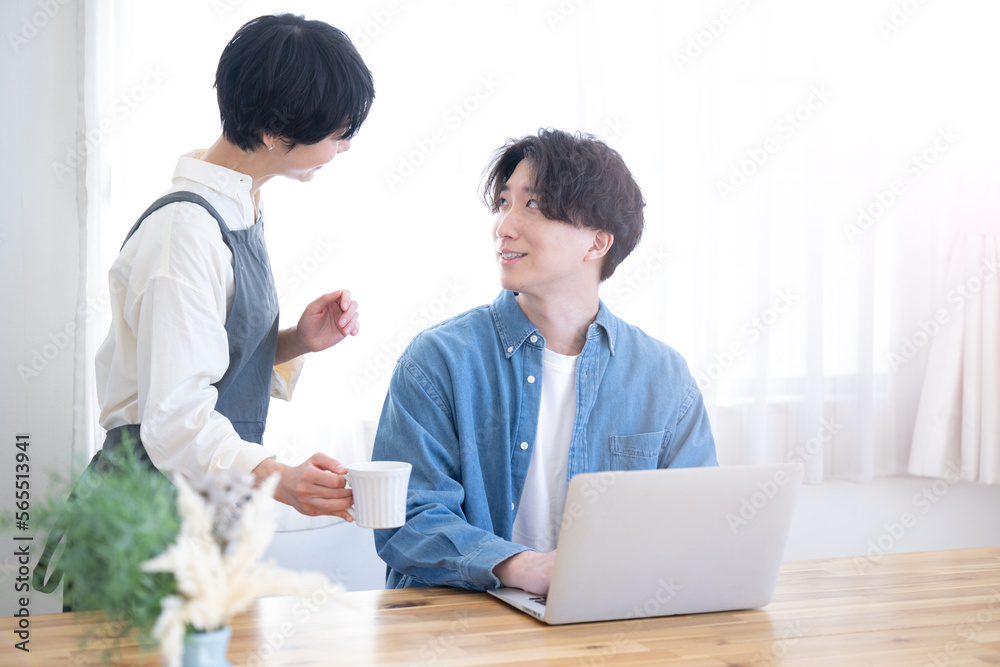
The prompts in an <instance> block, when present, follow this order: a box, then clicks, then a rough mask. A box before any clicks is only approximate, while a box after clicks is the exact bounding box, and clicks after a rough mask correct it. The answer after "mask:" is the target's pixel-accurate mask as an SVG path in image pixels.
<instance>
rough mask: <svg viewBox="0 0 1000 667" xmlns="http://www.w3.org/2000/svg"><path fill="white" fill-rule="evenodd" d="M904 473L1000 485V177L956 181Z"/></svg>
mask: <svg viewBox="0 0 1000 667" xmlns="http://www.w3.org/2000/svg"><path fill="white" fill-rule="evenodd" d="M959 194H960V197H959V198H958V202H959V205H958V210H956V211H955V214H956V218H955V220H956V226H957V227H958V230H957V234H956V238H955V241H954V244H953V246H952V248H951V252H950V256H949V258H948V263H947V271H946V273H945V279H944V281H943V290H942V293H943V298H942V300H941V302H940V303H941V308H939V309H938V310H937V311H936V312H935V316H934V317H933V318H931V319H929V320H927V321H926V322H925V323H924V326H923V331H924V334H925V335H924V336H923V337H922V338H921V340H924V339H928V340H931V341H932V342H931V343H930V349H931V352H930V358H929V360H928V366H927V374H926V377H925V378H924V383H923V392H922V393H921V396H920V405H919V409H918V412H917V417H916V426H915V428H914V434H913V443H912V450H911V454H910V465H909V472H910V473H912V474H914V475H925V476H930V477H948V478H951V479H956V478H961V479H966V480H972V481H979V482H983V483H986V484H1000V280H998V279H997V273H998V271H1000V214H998V212H1000V183H998V182H997V181H996V179H995V178H992V179H987V177H986V176H985V175H983V174H979V175H975V176H973V175H970V177H969V178H968V179H967V180H966V181H965V182H963V183H962V184H961V190H960V192H959Z"/></svg>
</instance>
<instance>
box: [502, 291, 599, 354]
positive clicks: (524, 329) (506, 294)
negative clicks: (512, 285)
mask: <svg viewBox="0 0 1000 667" xmlns="http://www.w3.org/2000/svg"><path fill="white" fill-rule="evenodd" d="M490 312H491V314H492V315H493V323H494V325H495V326H496V328H497V334H498V335H499V336H500V344H501V345H502V346H503V353H504V355H505V356H506V358H507V359H510V358H511V357H512V356H513V355H514V353H515V352H517V350H518V348H519V347H521V345H522V344H523V343H524V341H526V340H527V339H528V337H529V336H531V335H532V334H537V333H538V327H536V326H535V325H534V324H532V323H531V320H529V319H528V316H527V315H525V314H524V311H523V310H521V306H519V305H518V303H517V298H516V296H515V293H514V292H512V291H510V290H504V291H502V292H500V295H499V296H498V297H497V298H496V299H495V300H494V301H493V303H492V304H491V305H490ZM617 330H618V318H617V317H615V316H614V315H612V314H611V311H610V310H608V307H607V306H606V305H604V302H603V301H601V302H600V308H599V309H598V311H597V317H596V318H594V321H593V322H592V323H591V324H590V328H589V329H588V330H587V342H588V343H589V342H590V341H591V340H593V339H595V338H598V337H600V335H601V332H602V331H603V332H604V335H605V337H606V338H607V341H608V349H609V350H610V351H611V354H612V355H614V353H615V336H616V333H617Z"/></svg>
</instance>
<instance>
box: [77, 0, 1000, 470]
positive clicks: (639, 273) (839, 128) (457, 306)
mask: <svg viewBox="0 0 1000 667" xmlns="http://www.w3.org/2000/svg"><path fill="white" fill-rule="evenodd" d="M104 2H105V3H106V4H107V6H109V7H111V8H112V10H113V11H111V12H110V15H108V16H106V17H105V18H104V20H106V21H107V23H106V25H107V26H108V28H109V34H110V44H111V48H112V49H113V53H114V58H113V60H111V61H110V62H109V63H107V65H106V68H105V69H102V70H101V71H100V72H99V74H100V75H101V76H104V77H108V79H107V80H108V81H113V82H114V85H113V86H108V87H107V90H108V94H107V95H106V96H105V97H104V99H103V100H102V106H101V111H100V112H99V113H98V115H97V117H96V120H97V121H98V122H99V121H100V119H106V120H108V121H110V122H111V124H112V128H111V131H109V132H106V133H104V134H103V135H102V140H101V162H100V165H99V166H97V167H96V168H97V169H98V170H99V172H100V173H101V174H102V175H104V176H106V181H103V187H104V188H106V190H105V192H106V193H107V198H106V200H102V206H101V208H100V210H98V211H93V210H91V216H90V219H91V221H92V224H94V225H96V224H97V222H98V221H99V222H100V228H99V229H100V234H101V241H100V245H101V248H100V254H99V261H97V262H94V265H93V268H92V270H95V271H99V272H100V275H101V284H102V285H103V284H104V282H105V281H104V278H103V276H104V274H105V273H106V271H107V267H108V266H109V265H110V263H111V261H112V259H113V257H114V254H115V253H116V252H117V248H118V245H119V244H120V243H121V239H122V236H123V235H124V233H125V231H126V230H127V229H128V227H129V225H130V224H131V223H132V222H133V220H134V218H135V216H136V215H137V214H138V213H139V212H140V211H141V210H142V209H143V208H144V207H145V206H146V205H147V204H148V203H149V202H150V201H152V200H153V199H154V198H155V197H156V196H157V195H158V194H159V193H160V192H161V191H163V190H164V189H166V187H167V186H168V185H169V178H170V174H171V173H172V169H173V166H174V163H175V161H176V158H177V156H178V155H180V154H181V153H183V152H186V151H188V150H191V149H193V148H196V147H204V146H206V145H208V144H209V143H210V142H212V141H213V140H214V139H215V138H216V136H217V134H218V129H219V128H218V115H217V109H216V107H215V101H214V91H213V90H212V81H213V77H214V71H215V66H216V63H217V60H218V57H219V54H220V53H221V51H222V49H223V47H224V46H225V43H226V41H227V40H228V39H229V38H230V37H231V36H232V34H233V33H234V32H235V30H236V29H237V28H238V27H239V26H240V25H241V24H242V23H244V22H245V21H247V20H249V19H250V18H253V17H254V16H257V15H260V14H264V13H270V12H280V11H291V12H295V13H300V14H305V15H306V16H307V17H309V18H317V19H322V20H326V21H328V22H330V23H332V24H333V25H336V26H338V27H340V28H342V29H344V30H345V31H346V32H347V33H348V34H349V35H350V36H351V37H352V38H353V39H354V40H355V42H356V44H357V45H358V47H359V50H360V51H361V52H362V55H363V56H364V58H365V60H366V62H367V63H368V65H369V67H370V68H371V69H372V71H373V73H374V77H375V85H376V101H375V105H374V108H373V110H372V113H371V116H370V118H369V120H368V122H367V123H366V124H365V126H364V127H363V129H362V132H361V134H360V135H358V137H357V138H356V140H355V141H354V142H353V145H352V148H351V150H350V151H349V152H348V153H346V154H343V155H341V156H339V157H338V158H337V159H336V160H335V162H334V163H333V164H332V165H331V167H329V168H327V169H324V170H323V173H322V175H321V176H319V177H318V178H317V180H316V181H315V182H313V183H310V184H308V185H303V184H299V183H291V182H287V181H283V182H273V183H269V184H268V185H267V187H266V188H264V197H265V201H266V204H265V205H266V207H267V210H268V215H269V219H270V220H271V226H270V229H269V245H270V248H271V257H272V262H273V265H274V270H275V275H276V278H277V282H278V286H279V291H280V296H281V305H282V318H283V323H282V325H283V326H287V325H288V324H289V323H290V322H292V321H294V319H293V318H296V317H297V316H298V314H299V313H300V312H301V310H302V308H303V306H304V305H305V304H306V303H308V302H309V301H310V300H311V299H312V298H314V297H315V296H316V295H318V294H319V293H321V292H323V291H327V290H331V289H336V288H339V287H348V288H351V289H352V290H353V292H354V294H355V296H356V298H357V299H358V301H359V303H360V304H361V312H362V335H361V336H360V337H359V338H358V339H356V340H350V341H346V342H345V343H344V344H343V345H341V346H338V348H337V349H335V350H333V351H330V352H327V353H324V354H322V355H317V356H315V357H314V358H311V359H309V361H308V362H307V366H306V371H305V374H304V376H303V378H302V380H301V382H300V383H299V386H298V388H297V392H296V398H295V400H294V401H293V402H292V403H290V404H287V405H285V404H281V403H278V402H275V404H274V405H273V407H272V417H271V421H270V423H269V427H268V433H267V436H266V442H267V444H268V445H269V446H270V447H272V448H273V449H275V450H276V451H278V452H279V453H280V454H281V455H282V456H283V457H285V458H286V459H288V460H295V459H301V458H303V457H304V456H306V455H308V454H309V453H311V452H312V451H316V450H324V451H328V452H330V453H332V454H333V455H334V456H339V457H340V458H342V459H344V460H349V459H350V458H352V457H357V456H361V455H363V454H361V452H365V451H366V450H365V449H364V446H363V445H361V449H358V447H359V445H358V443H357V442H354V444H350V445H345V446H342V445H340V444H338V443H342V442H344V441H345V440H346V441H351V438H346V439H345V438H344V437H342V435H343V434H344V433H356V434H363V435H358V436H357V438H364V439H367V438H369V437H370V431H371V425H372V424H373V423H374V420H376V419H377V417H378V414H379V411H380V408H381V404H382V400H383V398H384V395H385V390H386V387H387V384H388V377H389V372H390V369H391V367H392V364H393V362H394V361H395V358H396V357H397V356H398V354H399V352H400V351H401V350H402V349H403V347H404V346H405V345H406V343H407V342H408V341H409V339H410V338H412V336H413V335H415V334H416V333H418V332H419V331H420V330H422V329H424V328H426V327H427V326H429V325H430V324H433V323H434V322H437V321H440V320H441V319H444V318H446V317H449V316H451V315H454V314H457V313H459V312H461V311H462V310H465V309H467V308H470V307H473V306H476V305H479V304H482V303H485V302H488V301H490V300H492V299H493V297H494V296H495V294H496V292H497V290H498V289H499V288H498V284H497V280H496V276H495V267H494V265H493V263H492V260H491V257H490V240H489V236H488V234H489V224H490V219H489V215H488V213H487V212H486V211H485V209H484V208H483V206H482V204H481V203H480V202H479V201H478V200H477V187H478V184H479V179H480V175H481V172H482V169H483V167H484V165H485V164H486V162H487V160H488V158H489V156H490V154H491V152H492V151H493V150H494V149H495V148H497V147H498V146H500V145H501V144H502V143H503V141H504V140H505V139H506V138H508V137H511V136H519V135H522V134H525V133H530V132H535V131H537V129H538V128H539V127H546V126H552V127H558V128H561V129H566V130H582V131H586V132H591V133H594V134H597V135H598V136H601V137H602V138H604V139H605V140H606V141H607V142H608V143H609V144H611V145H612V146H613V147H615V148H616V149H618V150H619V151H620V152H621V154H622V155H623V156H624V158H625V160H626V161H627V162H628V164H629V165H630V167H631V168H632V170H633V172H634V174H635V175H636V177H637V179H638V181H639V183H640V185H642V187H643V189H644V192H645V196H646V200H647V209H646V210H647V231H646V234H645V236H644V240H643V243H642V245H641V246H640V247H639V248H638V249H637V250H636V251H635V252H634V253H633V255H632V257H630V258H629V259H628V260H627V261H626V262H625V263H624V264H622V265H621V266H620V267H619V269H618V271H617V273H616V275H615V276H614V277H613V278H612V279H611V280H609V281H608V282H607V283H606V284H605V285H604V286H603V288H602V295H603V297H604V299H605V301H606V302H607V303H608V304H609V305H611V306H612V307H613V309H614V310H615V311H616V312H617V313H618V314H620V315H621V316H622V317H624V318H625V319H626V320H628V321H630V322H633V323H635V324H637V325H639V326H640V327H642V328H643V329H645V330H646V331H648V332H649V333H651V334H653V335H654V336H656V337H658V338H660V339H662V340H664V341H666V342H667V343H669V344H671V345H672V346H674V347H675V348H676V349H678V350H679V351H680V352H681V353H682V354H683V355H684V356H685V357H686V358H687V360H688V362H689V364H690V366H691V369H692V371H693V372H694V373H695V374H696V376H697V377H698V378H699V381H700V383H701V384H702V386H703V390H704V394H705V397H706V401H707V403H708V405H709V409H710V412H711V417H712V421H713V425H714V429H715V433H716V436H717V441H718V449H719V456H720V460H721V461H722V462H723V463H750V462H762V461H774V460H783V459H786V458H790V457H792V458H797V459H799V460H803V461H805V462H806V464H807V471H808V472H807V475H808V478H809V479H810V480H811V481H813V482H819V481H822V480H823V479H827V478H843V479H851V480H859V481H866V480H871V479H872V478H874V477H876V476H880V475H890V474H900V473H905V472H906V470H907V463H908V458H909V450H910V443H911V440H912V438H913V424H914V421H915V419H916V411H917V404H918V402H919V396H920V387H921V383H922V379H923V376H924V370H925V367H926V359H927V356H928V353H929V351H930V346H929V345H918V344H916V342H915V337H916V338H919V336H917V334H918V332H920V331H921V326H922V323H924V322H926V320H927V319H928V317H933V314H934V313H935V311H936V310H937V309H938V308H939V307H940V305H939V304H940V302H941V300H942V298H944V292H942V286H944V285H946V280H945V277H944V266H945V254H944V251H945V250H946V249H947V248H948V247H949V245H950V243H951V242H952V241H953V240H954V235H955V232H954V225H953V220H954V219H953V217H952V216H951V215H950V211H951V210H952V209H953V208H954V205H955V203H956V201H955V198H956V194H955V192H956V191H955V190H954V189H953V188H951V187H950V185H949V184H951V183H955V182H959V181H960V180H961V179H962V178H963V176H964V175H967V174H969V173H979V174H984V175H986V176H988V177H989V178H992V179H996V178H997V177H998V176H1000V174H998V173H997V171H998V168H997V165H996V164H995V159H994V158H995V155H993V153H994V150H995V147H996V146H997V145H1000V144H998V142H997V139H998V130H997V124H996V122H995V119H996V118H997V117H998V116H1000V113H998V112H1000V109H998V106H1000V104H998V102H1000V92H998V79H997V77H996V72H995V63H996V62H997V59H998V56H1000V44H998V42H997V40H996V39H995V36H994V35H993V29H992V26H995V25H996V24H997V22H998V19H1000V10H998V7H997V6H996V4H995V3H992V2H987V1H986V0H970V1H968V2H964V3H952V4H941V3H929V4H919V3H902V4H901V5H900V6H899V7H897V5H882V4H879V5H877V6H875V5H872V3H869V2H864V1H863V0H849V1H847V2H841V3H823V2H818V1H809V2H800V1H795V0H771V1H769V2H767V3H757V2H750V1H749V0H734V1H733V2H728V3H726V2H723V3H717V4H716V5H713V6H711V7H709V6H707V5H703V4H702V3H663V2H653V1H639V0H626V1H619V2H609V1H604V0H590V1H589V2H578V1H572V2H571V1H569V0H566V1H564V2H551V3H538V2H529V1H527V0H508V1H506V2H492V3H468V2H456V1H453V0H422V1H421V2H412V3H411V2H399V3H388V2H381V1H376V2H350V3H348V2H319V1H311V2H307V1H291V0H286V1H282V2H277V1H265V0H261V1H258V2H253V3H239V2H215V3H206V2H200V1H199V2H195V1H193V0H180V1H178V2H175V3H169V4H164V3H111V2H110V0H104ZM897 4H899V3H897ZM910 5H913V7H910ZM901 7H906V8H907V9H906V11H904V10H903V9H901ZM928 45H934V48H928ZM92 122H93V121H92ZM94 229H98V228H97V227H96V226H95V227H94ZM103 330H104V331H106V324H105V325H104V329H103ZM984 331H985V330H984ZM990 335H991V336H992V338H983V340H982V348H983V349H984V350H986V349H987V348H990V346H991V345H992V348H991V349H993V350H995V347H996V338H995V335H996V329H995V328H994V329H993V330H992V332H991V333H990ZM935 344H936V341H935ZM911 347H913V348H914V352H913V353H912V354H910V353H909V352H910V348H911ZM623 389H624V388H623ZM88 409H89V408H88ZM484 409H486V406H484ZM982 412H983V413H987V412H990V411H989V410H988V409H987V407H985V406H984V408H983V410H982ZM984 419H985V418H984ZM986 426H987V422H986V421H985V420H984V421H983V430H985V429H986ZM355 439H356V438H355ZM984 442H985V440H984ZM980 460H981V462H984V461H986V458H985V457H981V459H980ZM994 460H995V459H994Z"/></svg>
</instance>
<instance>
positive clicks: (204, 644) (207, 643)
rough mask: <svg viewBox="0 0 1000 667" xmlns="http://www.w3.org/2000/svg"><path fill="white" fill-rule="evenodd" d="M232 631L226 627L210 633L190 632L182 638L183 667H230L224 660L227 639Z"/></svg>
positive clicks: (227, 644) (227, 643) (227, 647)
mask: <svg viewBox="0 0 1000 667" xmlns="http://www.w3.org/2000/svg"><path fill="white" fill-rule="evenodd" d="M232 634H233V629H232V628H231V627H229V626H228V625H227V626H225V627H223V628H221V629H219V630H213V631H212V632H192V633H190V634H187V635H185V636H184V660H183V661H182V662H181V664H182V665H183V666H184V667H232V665H231V664H230V663H229V662H228V661H227V660H226V651H227V650H228V649H229V638H230V637H231V636H232Z"/></svg>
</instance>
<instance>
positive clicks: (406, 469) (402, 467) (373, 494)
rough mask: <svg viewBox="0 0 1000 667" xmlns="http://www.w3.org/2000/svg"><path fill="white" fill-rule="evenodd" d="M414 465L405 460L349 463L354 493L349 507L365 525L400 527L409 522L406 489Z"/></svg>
mask: <svg viewBox="0 0 1000 667" xmlns="http://www.w3.org/2000/svg"><path fill="white" fill-rule="evenodd" d="M412 468H413V466H411V465H410V464H409V463H405V462H403V461H366V462H364V463H352V464H350V465H348V466H347V483H348V485H349V486H350V487H351V490H352V491H353V492H354V507H352V508H351V509H349V510H348V512H350V513H351V516H353V517H354V523H356V524H357V525H358V526H360V527H362V528H398V527H400V526H402V525H403V524H404V523H406V489H407V487H408V485H409V481H410V470H411V469H412Z"/></svg>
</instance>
